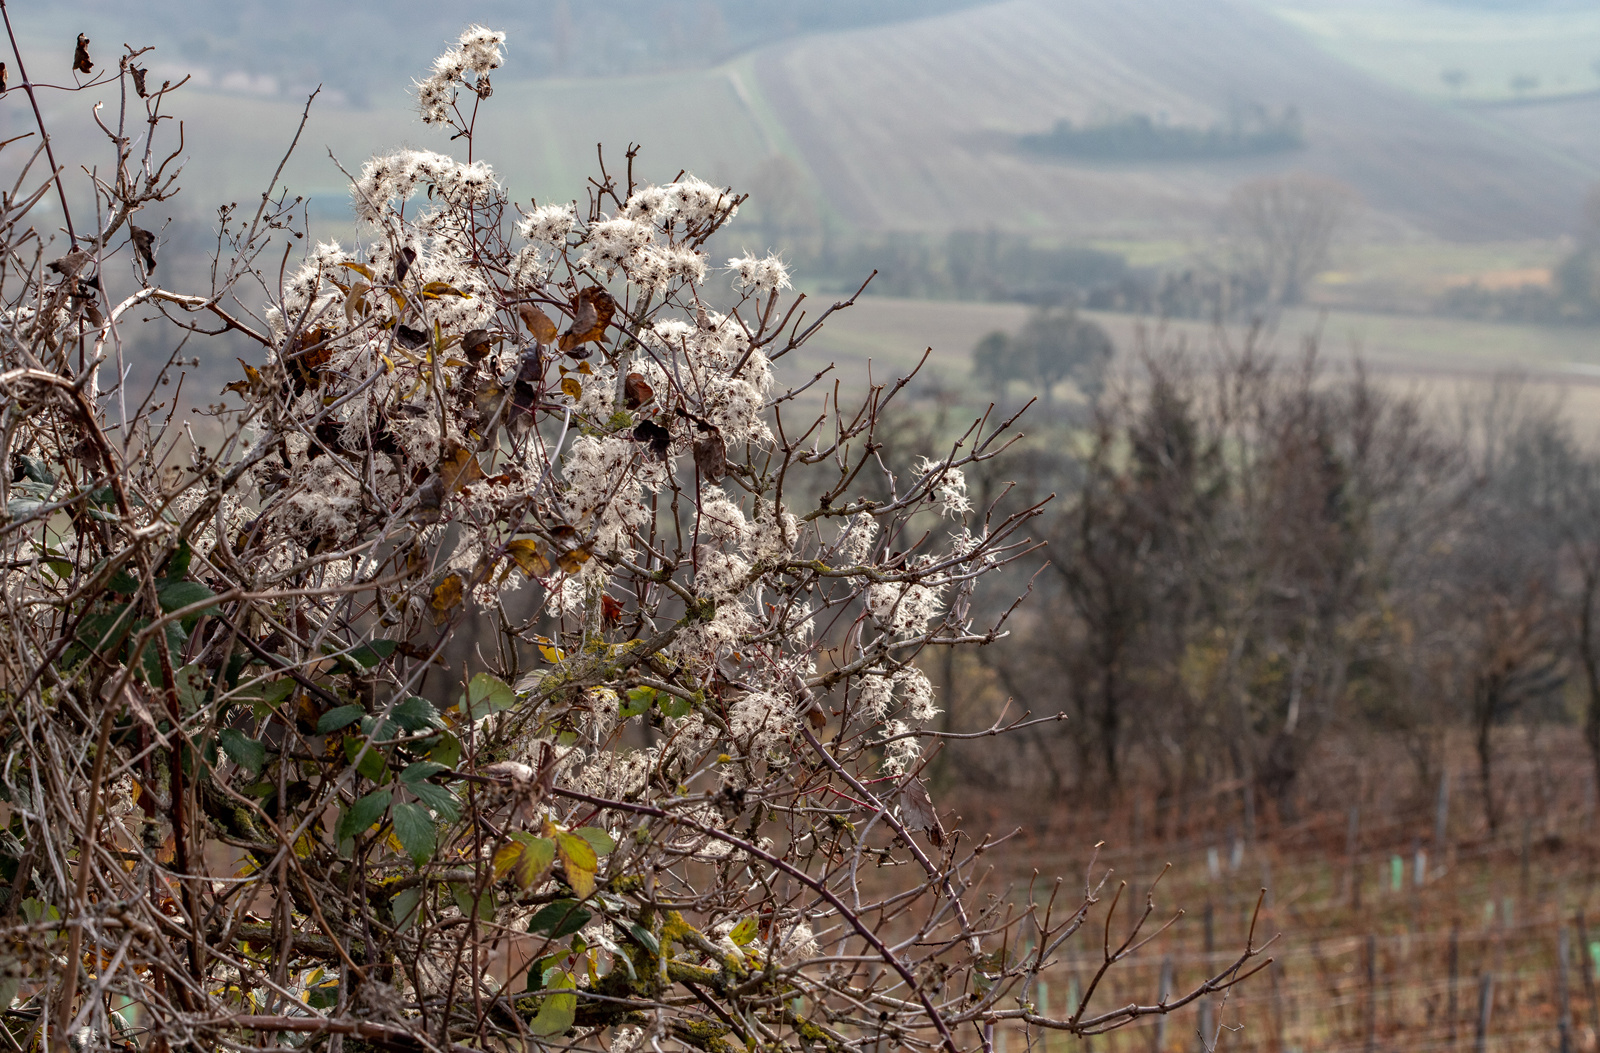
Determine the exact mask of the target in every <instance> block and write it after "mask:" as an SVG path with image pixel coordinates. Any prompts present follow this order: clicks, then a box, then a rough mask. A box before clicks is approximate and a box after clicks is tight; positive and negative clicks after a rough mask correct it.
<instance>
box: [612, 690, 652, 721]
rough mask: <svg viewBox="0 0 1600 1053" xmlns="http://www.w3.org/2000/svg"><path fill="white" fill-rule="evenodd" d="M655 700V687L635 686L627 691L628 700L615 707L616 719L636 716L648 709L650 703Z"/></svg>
mask: <svg viewBox="0 0 1600 1053" xmlns="http://www.w3.org/2000/svg"><path fill="white" fill-rule="evenodd" d="M655 700H656V689H655V688H653V687H636V688H633V689H632V690H630V691H629V692H628V700H627V701H626V702H624V703H622V705H620V706H618V707H617V719H618V720H627V719H628V718H629V717H637V716H639V715H640V714H641V713H646V712H648V711H649V709H650V704H651V703H652V702H654V701H655Z"/></svg>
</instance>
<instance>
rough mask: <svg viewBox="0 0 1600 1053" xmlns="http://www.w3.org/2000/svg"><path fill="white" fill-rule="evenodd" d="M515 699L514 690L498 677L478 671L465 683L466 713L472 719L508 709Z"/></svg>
mask: <svg viewBox="0 0 1600 1053" xmlns="http://www.w3.org/2000/svg"><path fill="white" fill-rule="evenodd" d="M516 701H517V696H516V692H514V691H512V690H511V685H510V684H507V683H506V682H505V681H504V680H501V679H500V678H499V677H496V676H491V675H489V674H488V673H479V674H478V675H477V676H475V677H473V678H472V679H471V680H470V681H469V682H468V683H467V715H468V716H469V717H471V718H472V719H473V720H479V719H482V718H483V717H486V716H488V715H489V714H490V713H494V712H498V711H499V710H502V709H510V708H511V707H512V706H513V705H515V704H516Z"/></svg>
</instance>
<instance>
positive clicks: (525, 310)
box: [517, 303, 556, 344]
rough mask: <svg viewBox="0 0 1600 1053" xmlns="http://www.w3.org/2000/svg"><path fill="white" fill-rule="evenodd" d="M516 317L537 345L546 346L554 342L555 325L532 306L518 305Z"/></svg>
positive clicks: (528, 304) (526, 304) (548, 317)
mask: <svg viewBox="0 0 1600 1053" xmlns="http://www.w3.org/2000/svg"><path fill="white" fill-rule="evenodd" d="M517 317H518V318H520V319H522V324H523V325H525V326H527V328H528V332H529V333H531V334H532V335H533V339H534V340H535V341H537V342H538V343H541V344H548V343H551V342H552V341H554V340H555V338H556V324H555V323H554V322H552V321H551V320H550V316H549V315H547V314H545V313H544V312H543V311H541V310H540V309H539V308H538V307H537V306H535V305H534V304H531V303H522V304H518V305H517Z"/></svg>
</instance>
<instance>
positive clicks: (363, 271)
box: [339, 260, 372, 282]
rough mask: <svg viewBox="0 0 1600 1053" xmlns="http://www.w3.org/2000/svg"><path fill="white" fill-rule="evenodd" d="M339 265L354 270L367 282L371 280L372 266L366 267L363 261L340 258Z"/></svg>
mask: <svg viewBox="0 0 1600 1053" xmlns="http://www.w3.org/2000/svg"><path fill="white" fill-rule="evenodd" d="M339 266H341V267H348V268H349V269H350V270H353V271H355V272H356V273H357V274H359V275H361V276H362V277H363V278H365V279H367V281H369V282H370V281H371V280H372V268H371V267H368V266H367V265H366V264H365V263H357V262H355V261H354V260H341V261H340V262H339Z"/></svg>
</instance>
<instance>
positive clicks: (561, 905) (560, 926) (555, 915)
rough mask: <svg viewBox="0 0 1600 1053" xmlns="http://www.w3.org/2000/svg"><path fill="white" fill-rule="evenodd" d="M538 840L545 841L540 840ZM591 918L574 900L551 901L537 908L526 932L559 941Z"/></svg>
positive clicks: (529, 920) (587, 922)
mask: <svg viewBox="0 0 1600 1053" xmlns="http://www.w3.org/2000/svg"><path fill="white" fill-rule="evenodd" d="M540 840H546V839H545V838H540ZM552 847H554V846H553V845H552ZM592 917H594V915H592V914H590V913H589V912H588V911H586V910H584V909H583V908H582V907H580V906H579V905H578V901H577V900H575V899H558V900H553V901H551V902H550V903H546V904H545V905H544V906H543V907H541V908H539V912H538V913H537V914H535V915H534V916H533V917H531V918H529V919H528V931H529V932H533V933H540V934H543V935H545V936H548V937H550V938H551V939H552V940H559V939H561V938H562V937H563V936H571V935H572V934H573V933H575V932H577V931H578V930H579V929H581V928H583V927H584V926H585V925H587V924H589V919H590V918H592Z"/></svg>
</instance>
